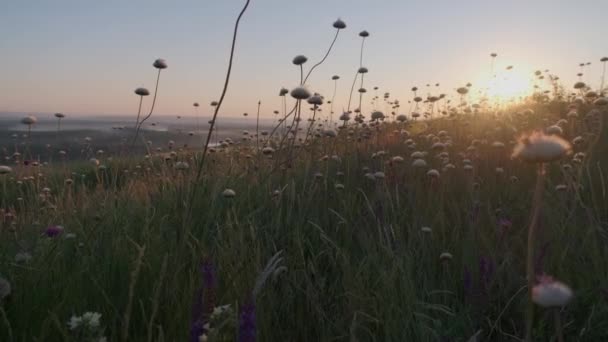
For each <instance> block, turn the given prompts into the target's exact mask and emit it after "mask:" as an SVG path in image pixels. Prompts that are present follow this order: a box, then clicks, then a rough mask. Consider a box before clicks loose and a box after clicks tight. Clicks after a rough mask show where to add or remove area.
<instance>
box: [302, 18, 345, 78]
mask: <svg viewBox="0 0 608 342" xmlns="http://www.w3.org/2000/svg"><path fill="white" fill-rule="evenodd" d="M338 34H340V29H337V30H336V35H335V36H334V40H333V41H332V42H331V45H329V49H327V52H326V53H325V56H323V59H321V60H320V61H319V62H318V63H317V64H315V65H313V66H312V68H310V70H309V71H308V74H306V77H305V78H304V83H306V81H307V80H308V77H310V74H312V71H313V70H315V68H316V67H318V66H319V65H321V64H323V62H325V60H326V59H327V56H329V53H330V52H331V49H332V48H333V47H334V44H335V43H336V40H337V39H338Z"/></svg>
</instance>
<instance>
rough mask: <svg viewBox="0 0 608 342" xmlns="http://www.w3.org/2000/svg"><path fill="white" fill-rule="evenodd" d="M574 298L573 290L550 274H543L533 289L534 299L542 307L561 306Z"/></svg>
mask: <svg viewBox="0 0 608 342" xmlns="http://www.w3.org/2000/svg"><path fill="white" fill-rule="evenodd" d="M571 299H572V290H571V289H570V288H569V287H568V286H567V285H566V284H564V283H562V282H560V281H557V280H554V279H553V278H552V277H550V276H541V278H540V283H539V284H537V285H536V286H534V288H533V289H532V301H534V303H536V304H538V305H540V306H542V307H561V306H565V305H566V304H568V302H569V301H570V300H571Z"/></svg>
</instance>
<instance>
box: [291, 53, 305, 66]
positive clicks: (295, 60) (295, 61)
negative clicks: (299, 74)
mask: <svg viewBox="0 0 608 342" xmlns="http://www.w3.org/2000/svg"><path fill="white" fill-rule="evenodd" d="M307 60H308V58H307V57H306V56H304V55H297V56H295V57H294V58H293V60H292V61H291V62H292V63H293V64H295V65H302V64H304V63H306V61H307Z"/></svg>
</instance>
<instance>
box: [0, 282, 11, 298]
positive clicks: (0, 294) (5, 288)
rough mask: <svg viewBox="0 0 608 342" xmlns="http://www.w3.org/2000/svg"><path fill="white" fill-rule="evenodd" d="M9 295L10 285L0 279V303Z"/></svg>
mask: <svg viewBox="0 0 608 342" xmlns="http://www.w3.org/2000/svg"><path fill="white" fill-rule="evenodd" d="M10 294H11V283H9V282H8V280H6V279H4V278H2V277H0V301H1V300H2V299H4V298H6V297H8V296H9V295H10Z"/></svg>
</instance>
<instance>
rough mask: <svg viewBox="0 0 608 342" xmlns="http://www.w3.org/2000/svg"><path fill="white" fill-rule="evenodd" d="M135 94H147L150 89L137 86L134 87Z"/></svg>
mask: <svg viewBox="0 0 608 342" xmlns="http://www.w3.org/2000/svg"><path fill="white" fill-rule="evenodd" d="M135 94H137V95H139V96H148V95H150V91H149V90H148V89H146V88H137V89H135Z"/></svg>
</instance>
